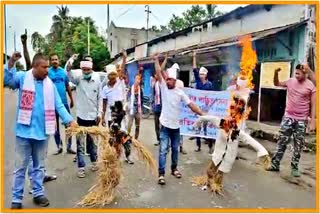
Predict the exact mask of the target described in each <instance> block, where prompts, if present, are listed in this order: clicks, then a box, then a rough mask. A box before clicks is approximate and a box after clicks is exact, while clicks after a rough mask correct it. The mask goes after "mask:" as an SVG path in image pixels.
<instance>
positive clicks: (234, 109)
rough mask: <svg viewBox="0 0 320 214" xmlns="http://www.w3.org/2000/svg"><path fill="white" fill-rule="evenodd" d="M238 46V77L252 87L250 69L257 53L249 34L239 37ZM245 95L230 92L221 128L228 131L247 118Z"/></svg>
mask: <svg viewBox="0 0 320 214" xmlns="http://www.w3.org/2000/svg"><path fill="white" fill-rule="evenodd" d="M239 40H240V46H241V47H242V54H241V61H240V71H239V74H238V77H239V78H240V79H242V80H246V81H247V88H248V89H253V88H254V85H253V83H252V80H253V76H252V71H253V69H255V67H256V63H257V54H256V52H255V51H254V50H253V48H252V43H251V36H250V35H247V36H243V37H241V38H240V39H239ZM246 98H247V97H246V96H244V97H242V96H241V93H240V96H239V94H236V93H232V94H231V100H230V105H229V108H228V117H227V118H226V119H225V122H224V124H223V125H222V128H223V129H224V130H225V131H226V132H227V133H228V132H229V130H230V129H232V128H238V126H239V125H240V124H241V122H243V121H245V120H246V119H248V117H249V114H250V111H251V108H250V107H248V106H247V101H248V100H245V99H246Z"/></svg>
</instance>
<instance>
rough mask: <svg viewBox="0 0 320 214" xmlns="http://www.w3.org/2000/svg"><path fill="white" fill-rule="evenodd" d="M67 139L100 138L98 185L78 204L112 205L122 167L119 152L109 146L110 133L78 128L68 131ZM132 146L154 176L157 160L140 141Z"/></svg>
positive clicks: (89, 128) (133, 141)
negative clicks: (82, 136)
mask: <svg viewBox="0 0 320 214" xmlns="http://www.w3.org/2000/svg"><path fill="white" fill-rule="evenodd" d="M66 134H67V137H71V136H73V135H78V134H80V135H85V134H89V135H92V136H99V137H100V138H101V141H99V146H98V148H99V154H98V163H97V164H98V178H97V184H96V185H94V186H93V187H92V188H90V190H89V191H88V194H87V195H85V196H84V197H83V198H82V200H81V201H80V202H79V203H78V204H79V205H81V206H105V205H108V204H110V203H111V202H112V201H113V200H114V197H115V188H116V187H117V186H118V184H119V183H120V179H121V175H122V174H121V165H120V161H119V159H118V155H117V152H116V150H115V148H114V147H112V146H110V144H109V137H110V133H109V131H108V130H107V129H106V128H103V127H97V126H93V127H76V128H68V129H67V130H66ZM132 145H133V146H134V147H135V148H136V150H137V153H138V158H139V159H140V160H141V161H143V162H144V163H145V164H146V165H147V167H148V169H149V170H150V171H151V172H152V174H154V173H155V172H156V164H155V160H154V159H153V157H152V154H151V153H150V152H149V151H148V150H147V149H146V147H145V146H144V145H143V144H142V143H141V142H139V141H137V140H135V139H132Z"/></svg>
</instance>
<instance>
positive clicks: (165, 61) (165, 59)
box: [161, 53, 168, 71]
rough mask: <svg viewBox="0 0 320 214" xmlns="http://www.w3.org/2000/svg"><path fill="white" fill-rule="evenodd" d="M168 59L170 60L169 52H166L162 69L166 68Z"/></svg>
mask: <svg viewBox="0 0 320 214" xmlns="http://www.w3.org/2000/svg"><path fill="white" fill-rule="evenodd" d="M167 61H168V53H166V55H165V57H164V60H163V62H162V64H161V71H164V70H166V65H167Z"/></svg>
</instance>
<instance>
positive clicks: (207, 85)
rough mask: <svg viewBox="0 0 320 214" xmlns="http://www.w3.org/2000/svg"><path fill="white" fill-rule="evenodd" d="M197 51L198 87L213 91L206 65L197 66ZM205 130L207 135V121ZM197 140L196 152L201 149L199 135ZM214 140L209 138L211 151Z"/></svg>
mask: <svg viewBox="0 0 320 214" xmlns="http://www.w3.org/2000/svg"><path fill="white" fill-rule="evenodd" d="M196 55H197V54H196V52H195V51H194V52H193V74H194V79H195V80H196V89H199V90H206V91H212V90H213V85H212V83H211V82H210V81H209V80H208V70H207V69H206V68H205V67H201V68H200V69H198V68H197V59H196ZM203 129H204V130H203V131H204V133H205V135H206V133H207V125H206V123H203ZM196 142H197V147H198V148H197V149H196V150H195V151H196V152H200V151H201V138H200V137H197V138H196ZM213 142H214V140H212V139H208V146H209V153H210V154H212V153H213Z"/></svg>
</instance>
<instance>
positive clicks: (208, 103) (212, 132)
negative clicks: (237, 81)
mask: <svg viewBox="0 0 320 214" xmlns="http://www.w3.org/2000/svg"><path fill="white" fill-rule="evenodd" d="M183 91H184V92H185V93H186V94H187V95H188V96H189V98H190V100H191V101H192V102H193V103H195V104H196V105H197V106H199V108H200V109H201V110H202V111H203V112H205V113H207V114H210V115H214V116H218V117H221V118H224V117H225V116H226V115H227V109H228V106H229V102H230V96H231V94H230V92H229V91H203V90H197V89H192V88H183ZM181 108H182V111H181V114H180V117H179V120H180V134H181V135H186V136H195V137H203V138H212V139H215V138H216V137H217V128H215V127H214V126H213V125H212V124H210V123H208V124H203V126H202V127H201V129H198V130H195V129H194V128H193V125H194V123H195V122H196V121H197V119H198V117H199V116H198V115H197V114H195V113H194V112H193V111H191V109H190V108H189V107H188V106H187V105H185V104H184V103H182V104H181Z"/></svg>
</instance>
